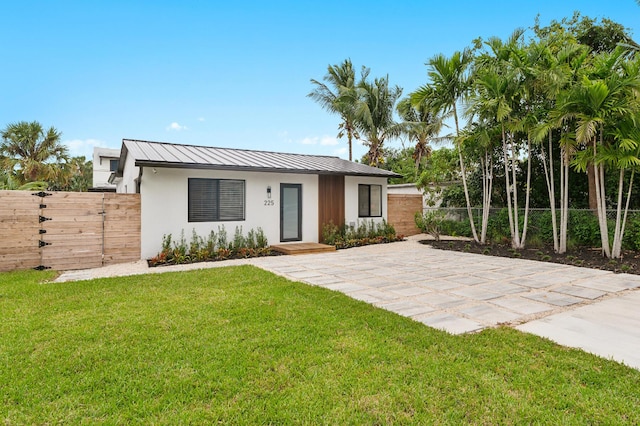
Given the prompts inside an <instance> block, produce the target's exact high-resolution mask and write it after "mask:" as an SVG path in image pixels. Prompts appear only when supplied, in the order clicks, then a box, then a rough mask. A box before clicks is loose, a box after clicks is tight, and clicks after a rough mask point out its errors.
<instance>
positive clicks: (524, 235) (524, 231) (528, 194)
mask: <svg viewBox="0 0 640 426" xmlns="http://www.w3.org/2000/svg"><path fill="white" fill-rule="evenodd" d="M526 191H527V192H526V194H525V198H524V223H523V224H522V238H521V239H520V248H524V246H525V242H526V241H527V229H528V228H529V201H530V200H531V138H530V137H529V136H528V135H527V187H526Z"/></svg>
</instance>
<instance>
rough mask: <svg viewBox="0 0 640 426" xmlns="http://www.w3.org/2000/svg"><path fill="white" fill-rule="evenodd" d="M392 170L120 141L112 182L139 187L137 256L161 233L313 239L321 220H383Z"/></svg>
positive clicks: (156, 246)
mask: <svg viewBox="0 0 640 426" xmlns="http://www.w3.org/2000/svg"><path fill="white" fill-rule="evenodd" d="M395 176H397V175H396V174H395V173H393V172H390V171H387V170H382V169H378V168H375V167H369V166H366V165H363V164H358V163H353V162H351V161H347V160H343V159H341V158H338V157H329V156H318V155H304V154H287V153H277V152H267V151H252V150H242V149H231V148H215V147H207V146H193V145H180V144H170V143H161V142H149V141H140V140H129V139H124V140H123V141H122V148H121V150H120V157H119V164H118V168H117V170H116V172H115V173H114V174H113V175H112V177H111V179H110V180H111V181H112V182H113V183H116V186H117V192H118V193H139V194H140V203H141V255H142V257H143V258H149V257H152V256H154V255H156V254H157V253H158V252H159V251H160V249H161V245H162V237H163V235H165V234H172V235H174V236H175V235H180V232H181V231H182V230H184V232H185V236H186V237H187V238H189V237H190V235H191V233H192V230H194V229H195V231H196V232H197V233H198V235H201V236H206V235H208V234H209V232H210V231H211V230H214V231H216V232H217V230H218V227H219V226H222V225H224V227H225V229H226V230H227V233H228V235H229V236H232V235H233V232H234V231H235V228H236V226H242V229H243V232H244V233H245V234H246V233H247V232H248V231H249V230H251V229H257V228H258V227H260V228H262V229H263V230H264V232H265V235H266V237H267V239H268V241H269V243H270V244H280V243H287V242H320V241H321V239H322V227H323V225H324V224H326V223H329V222H333V223H335V224H344V223H347V224H353V225H356V224H357V223H358V222H359V221H361V220H367V221H369V220H373V221H375V222H380V221H382V220H383V219H385V220H386V218H387V179H388V178H390V177H395Z"/></svg>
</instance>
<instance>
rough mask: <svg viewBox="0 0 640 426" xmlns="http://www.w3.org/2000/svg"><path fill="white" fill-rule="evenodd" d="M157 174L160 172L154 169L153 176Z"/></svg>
mask: <svg viewBox="0 0 640 426" xmlns="http://www.w3.org/2000/svg"><path fill="white" fill-rule="evenodd" d="M156 173H158V171H157V170H156V168H155V167H154V168H153V174H154V175H155V174H156Z"/></svg>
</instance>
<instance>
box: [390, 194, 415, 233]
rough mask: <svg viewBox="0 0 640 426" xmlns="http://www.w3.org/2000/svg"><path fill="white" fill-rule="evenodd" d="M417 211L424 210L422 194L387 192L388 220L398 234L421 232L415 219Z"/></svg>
mask: <svg viewBox="0 0 640 426" xmlns="http://www.w3.org/2000/svg"><path fill="white" fill-rule="evenodd" d="M416 212H422V195H420V194H387V218H388V220H387V221H388V222H389V223H390V224H391V225H393V227H394V228H395V230H396V233H397V234H402V235H416V234H419V233H420V230H419V229H418V227H417V226H416V221H415V214H416Z"/></svg>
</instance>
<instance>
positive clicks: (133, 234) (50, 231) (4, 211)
mask: <svg viewBox="0 0 640 426" xmlns="http://www.w3.org/2000/svg"><path fill="white" fill-rule="evenodd" d="M50 194H51V196H47V197H38V196H35V195H33V193H32V192H26V191H0V271H11V270H16V269H29V268H35V267H37V266H40V265H42V266H45V267H49V268H51V269H56V270H69V269H86V268H93V267H99V266H102V265H110V264H115V263H123V262H131V261H137V260H139V259H140V196H139V195H138V194H113V193H104V194H103V193H79V192H50ZM40 216H44V217H47V218H49V219H51V220H46V221H44V222H42V223H40V220H39V218H40Z"/></svg>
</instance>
